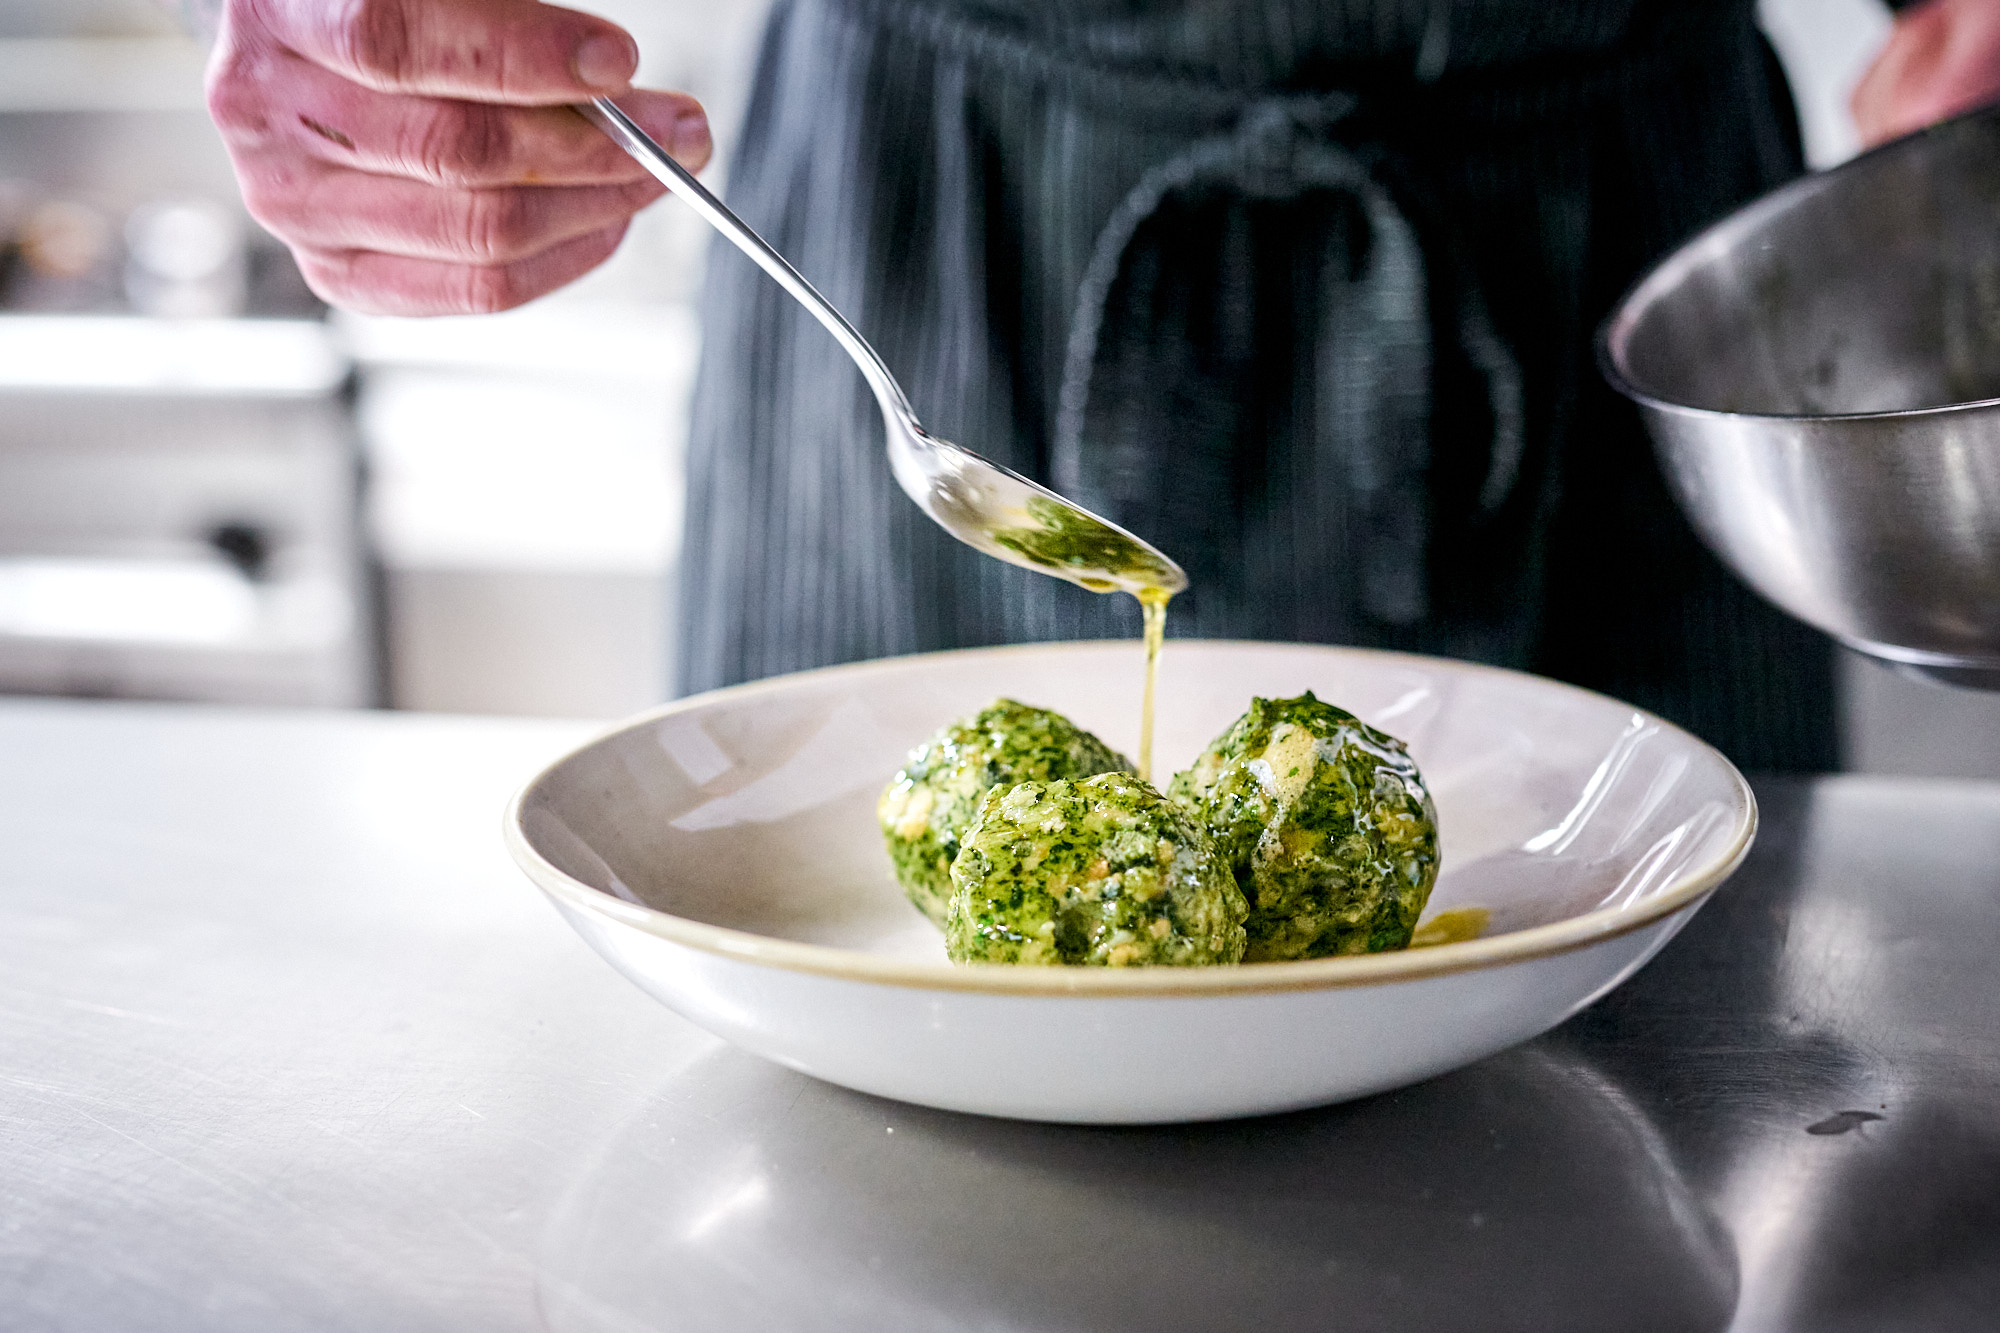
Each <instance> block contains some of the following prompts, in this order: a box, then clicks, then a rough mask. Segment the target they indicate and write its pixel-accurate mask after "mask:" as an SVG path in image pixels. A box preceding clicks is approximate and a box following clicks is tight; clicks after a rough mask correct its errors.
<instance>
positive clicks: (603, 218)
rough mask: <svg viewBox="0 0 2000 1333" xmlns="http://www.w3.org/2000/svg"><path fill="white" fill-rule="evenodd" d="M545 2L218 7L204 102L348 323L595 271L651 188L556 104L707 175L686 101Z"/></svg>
mask: <svg viewBox="0 0 2000 1333" xmlns="http://www.w3.org/2000/svg"><path fill="white" fill-rule="evenodd" d="M637 65H638V48H637V47H636V46H635V45H634V43H633V41H632V39H631V37H630V36H628V35H627V34H626V33H625V32H624V30H623V29H621V28H619V27H617V26H616V25H615V24H612V23H609V22H606V21H605V20H603V19H599V18H594V17H592V16H590V15H587V14H580V13H577V12H575V11H573V10H567V9H559V8H556V7H555V6H553V5H545V4H540V3H538V2H537V0H228V3H227V8H226V10H225V12H224V18H223V24H222V31H221V34H220V36H219V38H218V39H217V43H216V48H215V55H214V57H213V59H212V60H211V61H210V64H209V73H208V105H209V112H210V114H211V115H213V116H214V118H215V122H216V124H217V125H218V126H219V127H220V128H221V130H222V137H223V141H224V143H225V144H226V145H227V146H228V149H229V155H230V158H231V160H232V161H233V162H234V163H235V166H236V175H237V179H238V181H239V182H240V183H241V185H242V189H243V199H244V202H245V203H246V204H247V205H248V207H249V209H250V213H251V215H252V216H253V217H255V218H256V219H257V220H258V221H259V222H261V223H263V224H264V226H266V227H267V228H269V229H270V230H271V231H272V232H273V233H274V234H276V235H277V236H278V237H279V238H280V239H282V240H283V241H284V242H285V243H286V244H287V245H289V246H290V247H291V249H292V253H293V255H294V256H296V257H297V259H298V262H299V268H300V270H301V271H302V272H303V273H304V274H305V278H306V281H307V282H308V283H310V284H311V285H312V288H313V290H314V291H316V292H318V293H319V294H320V295H321V296H322V297H324V298H325V299H327V300H328V301H330V302H332V303H334V304H335V305H339V306H344V307H346V308H348V309H351V310H360V311H366V312H373V313H380V314H397V315H436V314H461V313H476V312H485V311H494V310H506V309H508V308H510V307H513V306H517V305H521V304H523V303H524V302H527V301H532V300H533V299H535V298H536V297H538V296H541V295H544V294H545V293H547V292H550V291H553V290H555V289H556V288H557V287H560V286H562V285H564V284H565V283H568V282H570V281H572V280H574V279H576V278H578V277H580V276H582V275H583V274H584V273H586V272H588V271H589V270H591V269H592V268H595V267H596V266H597V265H598V264H600V263H602V262H603V261H604V260H605V259H606V258H608V257H609V256H610V254H611V252H612V251H613V250H615V249H617V247H618V242H619V241H620V240H621V239H622V238H623V236H624V234H625V228H626V225H627V224H628V223H629V222H630V220H631V217H632V215H633V214H634V213H635V212H637V211H638V210H639V209H641V208H643V207H645V206H646V205H647V204H649V203H651V202H652V201H653V200H655V199H657V198H659V196H660V194H661V193H662V187H661V186H660V185H659V184H658V182H656V181H654V180H653V179H652V177H650V176H648V175H646V174H645V172H644V171H643V170H642V169H641V168H640V167H639V165H638V164H637V163H635V162H634V161H632V159H631V158H630V157H628V156H626V154H625V153H624V152H623V151H622V150H621V149H619V148H618V147H617V146H616V145H615V144H613V143H612V142H611V141H610V140H609V139H607V138H606V137H605V136H604V135H603V134H602V133H600V132H599V131H598V130H597V129H595V128H593V127H592V126H591V125H589V124H588V123H587V122H585V121H584V119H583V118H582V117H581V116H579V115H577V114H576V113H575V112H573V111H571V110H569V108H568V104H569V103H574V102H580V101H584V100H587V99H588V98H590V97H591V96H593V95H616V96H617V97H618V103H619V105H620V106H622V107H623V108H625V110H626V111H627V112H628V113H629V114H630V115H632V116H633V118H634V119H636V120H638V121H639V122H640V123H641V124H643V125H644V126H645V127H646V128H647V129H648V130H649V131H650V132H651V133H652V134H653V136H654V137H655V138H657V139H659V140H660V141H661V142H662V143H663V144H666V145H667V146H668V147H669V148H670V149H671V150H672V151H673V153H674V156H675V157H676V158H678V159H679V160H680V161H681V162H682V163H684V164H685V165H686V166H688V167H689V168H691V169H696V170H698V169H700V168H701V167H702V166H703V165H704V164H705V163H706V162H707V161H708V158H709V153H710V142H709V132H708V120H707V117H706V116H705V115H704V114H703V112H702V109H701V106H700V104H699V103H697V102H696V101H695V100H694V99H693V98H691V97H688V96H686V95H684V94H680V93H656V92H638V91H632V90H631V88H630V80H631V77H632V72H633V70H634V69H635V68H636V66H637Z"/></svg>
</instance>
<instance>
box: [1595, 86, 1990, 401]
mask: <svg viewBox="0 0 2000 1333" xmlns="http://www.w3.org/2000/svg"><path fill="white" fill-rule="evenodd" d="M1980 120H2000V103H1995V104H1989V105H1987V106H1982V107H1977V108H1974V109H1973V110H1971V111H1968V112H1965V113H1963V114H1961V115H1957V116H1952V117H1950V118H1948V119H1945V120H1941V121H1938V122H1937V123H1936V124H1933V125H1926V126H1924V127H1923V128H1922V129H1919V130H1914V131H1912V132H1911V133H1909V134H1905V135H1903V136H1901V137H1900V138H1896V139H1891V140H1889V141H1888V142H1887V143H1882V144H1877V145H1876V146H1875V147H1873V148H1870V149H1868V150H1867V151H1866V152H1862V153H1857V154H1855V155H1854V156H1853V157H1850V158H1848V159H1847V160H1846V161H1845V162H1839V163H1836V164H1835V165H1833V166H1831V167H1827V168H1825V169H1823V170H1820V171H1809V172H1807V173H1806V174H1805V175H1803V176H1800V177H1797V178H1796V179H1794V180H1789V181H1786V182H1785V183H1784V184H1782V185H1779V186H1776V187H1774V188H1772V189H1771V190H1769V191H1768V192H1766V193H1764V194H1762V195H1759V196H1758V197H1757V198H1755V199H1753V200H1751V201H1750V202H1749V203H1747V204H1744V205H1742V206H1741V207H1739V208H1736V209H1734V210H1732V211H1730V212H1728V213H1725V214H1723V215H1722V216H1721V217H1720V218H1717V219H1716V220H1715V221H1714V222H1711V223H1709V224H1708V225H1707V226H1705V227H1703V228H1702V229H1701V230H1699V231H1697V232H1696V233H1695V234H1694V235H1693V236H1691V237H1689V238H1688V239H1687V240H1685V241H1683V242H1682V243H1681V244H1679V245H1677V246H1675V247H1674V248H1673V249H1672V250H1670V251H1668V252H1667V254H1666V255H1664V256H1662V257H1661V258H1660V259H1658V260H1656V261H1654V262H1653V263H1652V264H1649V265H1648V266H1647V267H1646V268H1645V269H1643V270H1641V271H1640V274H1639V276H1638V277H1637V278H1634V279H1633V280H1632V282H1631V283H1630V284H1629V285H1628V286H1627V287H1626V288H1625V291H1624V292H1623V294H1621V295H1620V296H1619V298H1618V299H1617V300H1616V301H1614V302H1613V303H1612V305H1611V312H1610V313H1609V314H1607V315H1606V316H1605V317H1604V319H1603V321H1602V322H1601V323H1600V324H1599V325H1598V326H1597V335H1596V337H1595V338H1594V339H1593V340H1592V341H1593V344H1594V347H1595V350H1596V354H1597V369H1598V373H1599V374H1601V375H1603V376H1604V378H1605V381H1606V382H1607V383H1609V384H1610V385H1611V387H1612V388H1613V389H1616V390H1617V391H1618V392H1619V393H1621V394H1623V395H1624V396H1625V397H1627V398H1629V399H1631V400H1632V401H1633V402H1635V403H1637V404H1639V405H1640V406H1641V407H1646V408H1651V409H1652V410H1654V411H1657V412H1667V413H1672V414H1674V415H1676V416H1685V417H1702V418H1710V419H1722V420H1739V421H1785V422H1801V423H1803V422H1820V421H1895V420H1898V419H1900V418H1905V417H1935V416H1949V415H1954V414H1959V413H1971V412H1979V411H1984V410H1989V409H1992V408H1996V407H2000V398H1972V399H1967V400H1965V401H1963V402H1957V403H1934V404H1932V405H1931V406H1929V407H1899V408H1891V409H1889V410H1887V411H1878V412H1803V413H1802V412H1744V411H1732V410H1730V409H1727V408H1720V407H1702V406H1700V405H1698V404H1695V403H1681V402H1676V401H1674V400H1673V399H1671V398H1662V397H1660V396H1658V395H1657V394H1654V393H1652V392H1651V391H1649V390H1647V389H1643V388H1641V387H1640V386H1639V384H1638V382H1637V381H1636V380H1634V379H1633V378H1632V377H1631V376H1629V375H1627V374H1626V373H1625V371H1624V369H1623V368H1622V367H1621V366H1620V364H1619V351H1618V349H1620V348H1623V347H1624V345H1625V341H1626V339H1627V338H1628V337H1629V336H1630V334H1631V331H1632V329H1633V327H1634V326H1635V325H1636V323H1637V322H1638V319H1639V316H1640V314H1641V313H1642V312H1643V311H1644V310H1645V309H1647V308H1650V306H1651V305H1652V303H1653V301H1654V300H1655V299H1656V298H1657V296H1658V294H1659V293H1658V292H1657V291H1656V290H1655V289H1656V288H1659V287H1661V286H1662V285H1663V284H1664V283H1665V282H1666V281H1667V279H1668V276H1669V273H1670V271H1673V270H1678V269H1681V268H1683V267H1686V266H1687V265H1689V264H1690V263H1692V262H1693V261H1694V260H1695V259H1696V258H1697V257H1699V255H1700V252H1702V251H1705V250H1708V249H1710V248H1712V247H1715V246H1718V245H1720V244H1721V242H1722V241H1723V240H1725V239H1726V238H1728V237H1730V236H1733V235H1735V234H1737V233H1740V232H1743V231H1747V230H1749V229H1751V228H1753V227H1755V226H1757V225H1759V224H1761V223H1763V222H1764V221H1766V220H1767V219H1769V218H1770V217H1773V216H1775V215H1776V214H1779V213H1783V212H1785V211H1787V210H1788V209H1790V208H1791V207H1793V206H1794V205H1795V204H1797V203H1798V202H1800V201H1801V200H1803V199H1806V198H1809V197H1811V196H1813V195H1816V194H1818V193H1820V192H1821V191H1824V190H1828V189H1831V188H1833V186H1834V184H1835V183H1836V182H1837V181H1839V180H1841V179H1842V178H1844V177H1846V176H1850V175H1859V174H1861V173H1863V172H1866V171H1870V170H1873V169H1875V168H1877V167H1879V166H1880V164H1881V163H1882V162H1884V161H1888V160H1892V159H1894V158H1896V157H1899V156H1901V155H1902V154H1904V153H1906V152H1912V151H1915V146H1916V145H1917V144H1919V143H1921V142H1922V141H1923V140H1926V139H1929V138H1933V137H1936V136H1940V135H1949V134H1954V133H1957V132H1958V131H1959V130H1961V129H1962V128H1963V127H1964V126H1966V125H1968V124H1970V123H1972V122H1974V121H1980Z"/></svg>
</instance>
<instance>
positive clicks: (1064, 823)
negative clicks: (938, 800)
mask: <svg viewBox="0 0 2000 1333" xmlns="http://www.w3.org/2000/svg"><path fill="white" fill-rule="evenodd" d="M951 879H952V885H953V893H952V900H951V921H950V924H949V925H947V926H946V927H945V952H946V953H948V954H949V955H950V956H951V959H952V961H953V962H957V963H1029V964H1063V963H1071V964H1085V965H1093V966H1098V967H1139V966H1145V965H1147V964H1167V965H1170V966H1182V967H1186V966H1197V965H1200V964H1204V963H1233V962H1235V961H1236V960H1237V959H1239V958H1241V957H1242V956H1243V918H1244V916H1245V915H1246V914H1247V912H1248V908H1247V907H1246V906H1245V904H1244V902H1243V894H1242V892H1241V891H1240V890H1238V889H1237V887H1236V883H1235V881H1234V880H1232V879H1231V878H1230V875H1229V868H1228V866H1227V865H1225V864H1224V862H1223V861H1222V859H1221V858H1220V857H1218V856H1217V855H1216V852H1215V847H1214V845H1213V844H1212V843H1211V842H1210V841H1209V839H1208V835H1207V834H1206V833H1205V832H1204V831H1203V830H1202V827H1201V824H1200V823H1199V821H1197V820H1196V819H1194V818H1192V817H1191V816H1190V815H1189V814H1188V813H1187V812H1186V811H1184V810H1182V809H1180V808H1179V807H1178V806H1176V805H1174V804H1173V802H1171V801H1169V800H1167V798H1166V797H1164V796H1162V795H1160V793H1159V792H1157V791H1155V790H1154V789H1153V788H1152V787H1150V786H1148V785H1147V784H1146V783H1144V782H1141V781H1140V780H1139V779H1138V778H1136V777H1134V776H1132V775H1131V774H1129V773H1105V774H1101V775H1099V776H1097V777H1094V778H1086V779H1084V780H1083V781H1081V782H1024V783H1022V784H1020V785H1019V786H1016V787H1009V788H1006V789H1004V790H1000V789H996V790H994V791H993V792H991V793H989V794H988V795H987V797H986V799H985V802H984V803H983V804H982V805H981V806H980V810H979V818H978V820H977V821H976V822H975V823H974V824H973V826H972V828H971V830H970V831H969V832H968V833H967V834H966V835H965V841H964V846H962V847H961V848H960V849H959V853H958V858H957V859H956V860H954V861H953V862H952V863H951Z"/></svg>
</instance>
